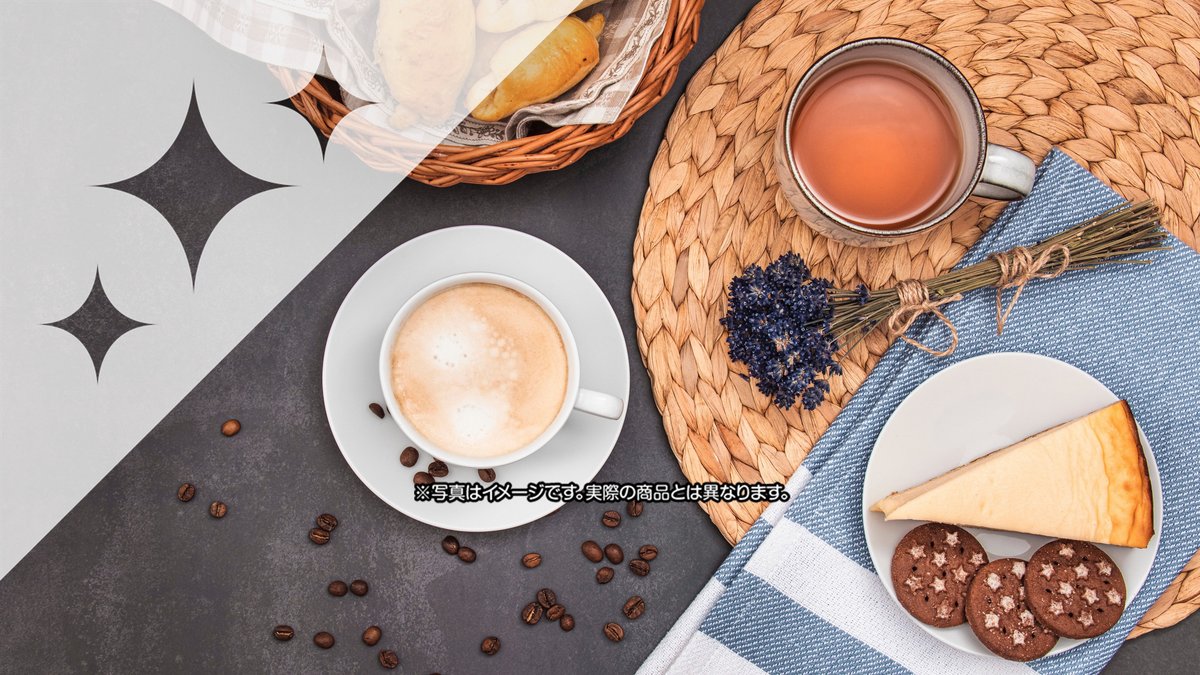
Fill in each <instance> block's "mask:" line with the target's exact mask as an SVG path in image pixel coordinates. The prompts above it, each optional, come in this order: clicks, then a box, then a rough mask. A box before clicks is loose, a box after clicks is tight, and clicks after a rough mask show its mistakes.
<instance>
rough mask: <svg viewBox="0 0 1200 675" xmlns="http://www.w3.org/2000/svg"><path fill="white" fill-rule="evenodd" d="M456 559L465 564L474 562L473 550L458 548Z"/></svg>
mask: <svg viewBox="0 0 1200 675" xmlns="http://www.w3.org/2000/svg"><path fill="white" fill-rule="evenodd" d="M458 559H459V560H461V561H463V562H465V563H473V562H475V549H473V548H469V547H467V546H460V547H459V549H458Z"/></svg>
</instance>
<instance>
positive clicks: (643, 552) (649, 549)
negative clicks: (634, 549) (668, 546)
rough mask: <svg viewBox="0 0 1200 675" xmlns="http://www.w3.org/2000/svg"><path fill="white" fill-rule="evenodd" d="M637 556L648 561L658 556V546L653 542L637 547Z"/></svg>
mask: <svg viewBox="0 0 1200 675" xmlns="http://www.w3.org/2000/svg"><path fill="white" fill-rule="evenodd" d="M638 557H639V558H641V559H642V560H645V561H646V562H650V561H651V560H654V559H655V558H657V557H658V547H657V546H655V545H654V544H646V545H645V546H643V547H641V548H639V549H638Z"/></svg>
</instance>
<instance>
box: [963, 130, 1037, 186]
mask: <svg viewBox="0 0 1200 675" xmlns="http://www.w3.org/2000/svg"><path fill="white" fill-rule="evenodd" d="M1036 171H1037V167H1036V166H1034V164H1033V160H1032V159H1029V158H1028V157H1026V156H1025V155H1022V154H1021V153H1019V152H1017V151H1016V150H1009V149H1008V148H1005V147H1002V146H999V145H996V144H994V143H988V144H987V155H986V157H985V158H984V160H983V175H982V176H980V178H979V183H978V184H977V185H976V186H975V190H974V191H973V192H972V193H971V194H973V195H976V196H978V197H987V198H989V199H1004V200H1010V199H1020V198H1021V197H1024V196H1025V195H1027V194H1029V191H1030V190H1032V189H1033V175H1034V173H1035V172H1036Z"/></svg>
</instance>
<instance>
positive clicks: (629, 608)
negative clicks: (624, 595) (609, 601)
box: [621, 595, 646, 621]
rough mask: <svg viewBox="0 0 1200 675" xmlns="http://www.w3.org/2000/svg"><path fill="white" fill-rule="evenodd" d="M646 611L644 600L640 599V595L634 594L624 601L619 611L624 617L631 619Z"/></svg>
mask: <svg viewBox="0 0 1200 675" xmlns="http://www.w3.org/2000/svg"><path fill="white" fill-rule="evenodd" d="M645 612H646V601H645V600H642V596H640V595H635V596H633V597H632V598H629V599H628V600H626V601H625V606H624V607H622V608H621V613H622V614H624V615H625V618H626V619H629V620H631V621H632V620H633V619H636V618H638V617H639V616H641V615H642V614H644V613H645Z"/></svg>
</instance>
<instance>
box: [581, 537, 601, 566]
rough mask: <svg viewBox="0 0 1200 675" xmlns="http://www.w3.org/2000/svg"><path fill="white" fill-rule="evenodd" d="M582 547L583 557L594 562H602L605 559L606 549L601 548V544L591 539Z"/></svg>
mask: <svg viewBox="0 0 1200 675" xmlns="http://www.w3.org/2000/svg"><path fill="white" fill-rule="evenodd" d="M580 549H582V550H583V557H585V558H587V559H588V560H590V561H592V562H594V563H597V562H600V561H601V560H603V559H604V551H602V550H600V544H597V543H596V542H594V541H592V540H591V539H588V540H587V541H585V542H583V546H581V547H580Z"/></svg>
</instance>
